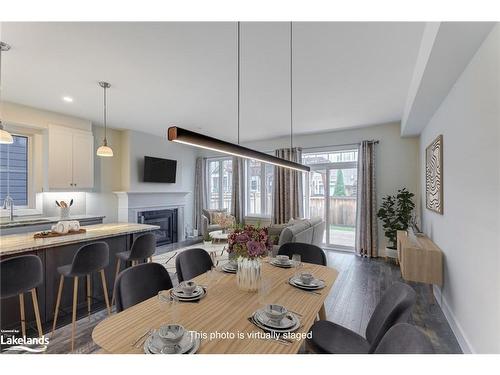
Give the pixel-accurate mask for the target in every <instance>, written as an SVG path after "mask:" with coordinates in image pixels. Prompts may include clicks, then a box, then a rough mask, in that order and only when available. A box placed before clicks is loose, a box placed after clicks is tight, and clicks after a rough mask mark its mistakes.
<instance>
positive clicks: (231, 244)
mask: <svg viewBox="0 0 500 375" xmlns="http://www.w3.org/2000/svg"><path fill="white" fill-rule="evenodd" d="M227 244H228V250H227V252H228V253H229V255H230V256H231V257H235V258H237V262H238V270H237V271H236V282H237V284H238V287H239V288H240V289H241V290H244V291H249V292H255V291H257V290H258V288H259V281H260V274H261V261H260V259H261V258H262V257H265V256H266V255H267V253H268V252H269V251H271V250H272V248H273V243H272V241H271V238H270V237H269V234H268V232H267V228H260V227H255V226H253V225H245V226H236V227H235V228H234V230H233V232H232V233H230V234H229V237H228V242H227Z"/></svg>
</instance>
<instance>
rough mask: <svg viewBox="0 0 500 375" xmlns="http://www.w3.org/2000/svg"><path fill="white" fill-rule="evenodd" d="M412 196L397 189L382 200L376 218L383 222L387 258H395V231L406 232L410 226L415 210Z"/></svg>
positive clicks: (406, 191)
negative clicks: (386, 241) (395, 192)
mask: <svg viewBox="0 0 500 375" xmlns="http://www.w3.org/2000/svg"><path fill="white" fill-rule="evenodd" d="M414 196H415V194H413V193H410V192H409V191H408V190H406V189H405V188H403V189H399V190H398V192H397V194H396V195H387V196H385V197H384V198H383V199H382V204H381V206H380V209H379V210H378V212H377V217H378V218H379V219H380V220H382V222H383V224H382V227H383V228H384V234H385V236H386V237H387V240H388V243H387V247H386V249H385V253H386V255H387V256H388V257H391V258H396V257H397V250H396V248H397V244H396V241H397V238H396V237H397V231H398V230H407V229H408V227H409V226H410V223H411V220H412V212H413V209H414V208H415V203H414V202H413V197H414Z"/></svg>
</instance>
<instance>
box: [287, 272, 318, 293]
mask: <svg viewBox="0 0 500 375" xmlns="http://www.w3.org/2000/svg"><path fill="white" fill-rule="evenodd" d="M288 283H289V284H290V285H292V286H294V287H295V288H298V289H301V290H303V291H307V292H311V293H315V294H321V293H319V292H317V290H320V289H323V288H324V287H325V281H324V280H321V279H318V278H316V277H314V275H313V274H312V273H310V272H300V273H298V274H295V275H293V276H292V277H290V278H289V279H288Z"/></svg>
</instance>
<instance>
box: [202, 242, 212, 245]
mask: <svg viewBox="0 0 500 375" xmlns="http://www.w3.org/2000/svg"><path fill="white" fill-rule="evenodd" d="M211 244H212V241H203V245H205V246H208V245H211Z"/></svg>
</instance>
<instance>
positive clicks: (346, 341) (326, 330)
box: [307, 282, 416, 354]
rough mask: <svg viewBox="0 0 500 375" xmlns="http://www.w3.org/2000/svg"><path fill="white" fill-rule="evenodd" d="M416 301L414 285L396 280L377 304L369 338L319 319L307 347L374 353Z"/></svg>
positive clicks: (316, 350)
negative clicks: (388, 332)
mask: <svg viewBox="0 0 500 375" xmlns="http://www.w3.org/2000/svg"><path fill="white" fill-rule="evenodd" d="M415 301H416V293H415V291H414V290H413V288H412V287H411V286H409V285H407V284H403V283H400V282H395V283H394V284H392V285H391V286H390V287H389V289H388V290H387V291H386V292H385V293H384V295H383V296H382V298H381V299H380V301H379V303H378V304H377V306H376V307H375V310H374V311H373V314H372V316H371V317H370V321H369V322H368V326H367V327H366V338H365V337H362V336H360V335H358V334H357V333H355V332H353V331H351V330H349V329H347V328H345V327H342V326H341V325H338V324H335V323H333V322H330V321H328V320H320V321H318V322H316V323H314V324H313V326H312V327H311V330H310V332H312V338H311V339H308V341H307V343H308V346H309V348H310V349H312V351H314V352H316V353H336V354H367V353H373V352H374V351H375V349H376V348H377V345H378V344H379V342H380V340H381V339H382V337H383V336H384V335H385V333H386V332H387V331H388V330H389V329H390V328H391V327H392V326H394V325H395V324H397V323H406V322H407V321H408V318H409V317H410V315H411V312H412V309H413V306H414V305H415Z"/></svg>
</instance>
